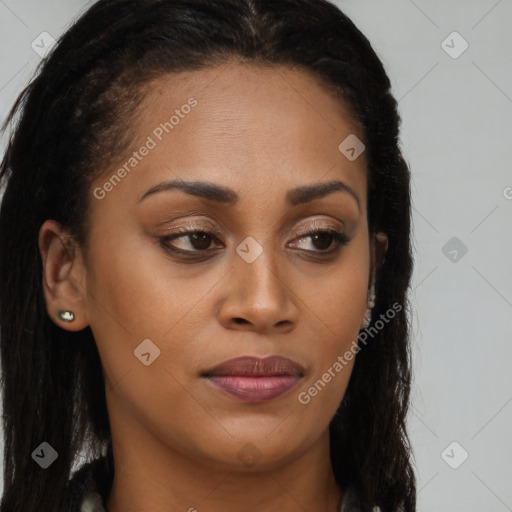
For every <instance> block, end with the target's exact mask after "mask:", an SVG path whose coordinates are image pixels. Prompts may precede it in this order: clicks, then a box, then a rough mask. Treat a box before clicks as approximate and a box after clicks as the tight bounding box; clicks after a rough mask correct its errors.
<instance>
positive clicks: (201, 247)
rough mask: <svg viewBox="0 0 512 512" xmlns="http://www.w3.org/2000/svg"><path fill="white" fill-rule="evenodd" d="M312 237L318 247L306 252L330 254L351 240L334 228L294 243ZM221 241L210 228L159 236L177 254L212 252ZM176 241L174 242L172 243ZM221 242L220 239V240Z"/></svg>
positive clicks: (303, 236) (167, 247)
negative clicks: (213, 246)
mask: <svg viewBox="0 0 512 512" xmlns="http://www.w3.org/2000/svg"><path fill="white" fill-rule="evenodd" d="M308 238H311V245H313V246H316V247H317V248H316V249H304V251H305V252H311V253H317V254H320V255H322V254H324V255H330V254H333V253H335V252H337V251H338V250H339V249H340V248H341V247H342V246H345V245H347V244H348V243H349V242H350V238H349V237H348V236H347V235H346V234H345V233H341V232H340V231H337V230H336V229H332V228H323V229H315V230H314V231H309V232H307V233H304V234H302V235H300V236H299V237H298V238H296V239H295V240H294V241H293V242H292V244H293V246H294V247H296V246H297V245H298V243H300V242H302V241H304V240H306V239H308ZM179 240H183V242H185V243H182V244H181V245H182V247H177V246H176V241H179ZM215 240H217V241H219V239H218V238H217V236H215V234H214V233H212V232H210V231H208V230H190V229H187V228H178V229H177V232H176V233H174V234H172V235H166V236H163V237H160V238H159V242H160V245H161V246H162V247H163V248H164V249H165V250H166V251H170V252H171V253H174V254H177V255H180V254H181V255H185V256H188V255H193V254H194V253H195V254H200V253H210V252H212V251H214V250H215V249H212V248H211V244H212V242H213V241H215ZM170 242H174V243H172V244H171V243H170ZM219 242H220V241H219Z"/></svg>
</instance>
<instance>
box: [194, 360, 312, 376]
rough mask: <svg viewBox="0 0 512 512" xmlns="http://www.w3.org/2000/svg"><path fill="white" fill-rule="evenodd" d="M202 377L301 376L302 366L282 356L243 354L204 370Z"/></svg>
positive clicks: (302, 373) (302, 372)
mask: <svg viewBox="0 0 512 512" xmlns="http://www.w3.org/2000/svg"><path fill="white" fill-rule="evenodd" d="M201 375H202V376H203V377H212V376H219V375H244V376H247V377H258V376H270V375H296V376H299V377H302V376H303V375H304V368H303V367H302V366H301V365H300V364H299V363H296V362H295V361H292V360H291V359H288V358H287V357H282V356H268V357H265V358H259V357H253V356H243V357H237V358H236V359H230V360H228V361H224V362H223V363H221V364H219V365H218V366H215V367H213V368H210V369H209V370H206V371H205V372H203V373H202V374H201Z"/></svg>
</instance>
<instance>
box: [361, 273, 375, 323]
mask: <svg viewBox="0 0 512 512" xmlns="http://www.w3.org/2000/svg"><path fill="white" fill-rule="evenodd" d="M374 306H375V270H373V272H372V284H371V286H370V290H369V292H368V308H367V309H366V313H365V314H364V321H363V325H362V326H361V328H362V329H366V328H367V327H368V326H369V325H370V322H371V320H372V309H373V307H374Z"/></svg>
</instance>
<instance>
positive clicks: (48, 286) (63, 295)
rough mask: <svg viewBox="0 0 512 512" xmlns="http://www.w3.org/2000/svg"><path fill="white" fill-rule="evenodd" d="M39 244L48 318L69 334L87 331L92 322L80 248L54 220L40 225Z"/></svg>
mask: <svg viewBox="0 0 512 512" xmlns="http://www.w3.org/2000/svg"><path fill="white" fill-rule="evenodd" d="M38 243H39V252H40V254H41V260H42V266H43V279H42V286H43V292H44V297H45V302H46V310H47V312H48V315H49V316H50V318H51V319H52V321H53V322H54V323H55V324H56V325H58V326H59V327H61V328H62V329H65V330H67V331H80V330H82V329H84V328H85V327H87V326H88V325H89V321H88V317H87V307H86V304H87V303H86V301H85V294H86V292H85V289H86V288H85V268H84V265H83V260H82V255H81V251H80V248H79V247H78V245H77V244H76V243H75V242H74V241H73V239H72V237H71V235H70V234H69V233H68V232H67V231H66V230H65V229H63V228H62V226H61V225H60V224H59V223H58V222H56V221H54V220H47V221H45V222H44V224H43V225H42V226H41V229H40V230H39V240H38Z"/></svg>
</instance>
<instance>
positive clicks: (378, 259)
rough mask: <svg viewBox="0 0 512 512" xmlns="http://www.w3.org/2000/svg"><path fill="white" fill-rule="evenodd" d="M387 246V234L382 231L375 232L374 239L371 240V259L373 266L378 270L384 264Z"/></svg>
mask: <svg viewBox="0 0 512 512" xmlns="http://www.w3.org/2000/svg"><path fill="white" fill-rule="evenodd" d="M388 246H389V242H388V236H387V235H386V234H385V233H382V232H379V233H376V234H375V239H374V241H373V261H374V268H375V269H376V270H378V269H379V268H380V267H382V265H383V264H384V261H385V260H386V252H387V250H388Z"/></svg>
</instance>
